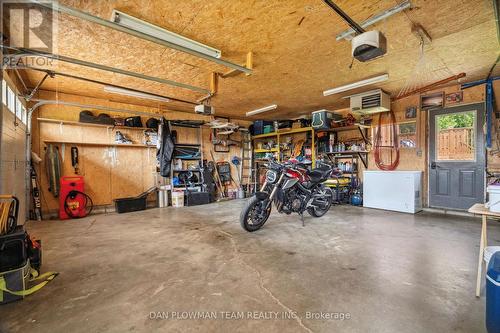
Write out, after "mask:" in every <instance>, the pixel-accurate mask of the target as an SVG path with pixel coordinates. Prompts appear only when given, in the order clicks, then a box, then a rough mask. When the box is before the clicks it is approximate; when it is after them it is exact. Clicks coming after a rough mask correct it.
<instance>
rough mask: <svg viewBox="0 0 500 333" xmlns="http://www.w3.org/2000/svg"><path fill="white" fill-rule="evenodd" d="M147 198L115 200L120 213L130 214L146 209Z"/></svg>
mask: <svg viewBox="0 0 500 333" xmlns="http://www.w3.org/2000/svg"><path fill="white" fill-rule="evenodd" d="M146 198H147V197H132V198H120V199H115V200H114V202H115V209H116V211H117V212H118V213H129V212H135V211H138V210H145V209H146Z"/></svg>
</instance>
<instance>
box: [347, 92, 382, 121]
mask: <svg viewBox="0 0 500 333" xmlns="http://www.w3.org/2000/svg"><path fill="white" fill-rule="evenodd" d="M347 97H349V98H350V100H351V112H352V113H354V114H361V115H370V114H374V113H380V112H386V111H389V110H390V109H391V97H390V96H389V95H388V94H387V93H385V92H384V91H382V89H375V90H370V91H367V92H364V93H360V94H356V95H351V96H347Z"/></svg>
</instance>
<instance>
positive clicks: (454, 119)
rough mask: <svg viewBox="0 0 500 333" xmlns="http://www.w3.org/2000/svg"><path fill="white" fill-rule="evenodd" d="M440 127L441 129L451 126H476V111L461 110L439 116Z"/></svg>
mask: <svg viewBox="0 0 500 333" xmlns="http://www.w3.org/2000/svg"><path fill="white" fill-rule="evenodd" d="M437 122H438V127H439V129H440V130H445V129H450V128H466V127H473V126H474V113H473V112H461V113H454V114H450V115H443V116H438V119H437Z"/></svg>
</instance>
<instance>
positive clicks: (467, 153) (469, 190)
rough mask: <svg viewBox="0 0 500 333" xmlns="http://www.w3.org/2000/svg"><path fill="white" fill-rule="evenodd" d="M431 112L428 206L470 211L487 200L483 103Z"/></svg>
mask: <svg viewBox="0 0 500 333" xmlns="http://www.w3.org/2000/svg"><path fill="white" fill-rule="evenodd" d="M429 113H430V114H429V125H430V133H429V136H430V138H429V206H431V207H436V208H446V209H456V210H467V209H468V208H469V207H470V206H472V205H473V204H475V203H482V202H484V182H485V151H484V134H483V123H484V104H483V103H479V104H469V105H462V106H457V107H450V108H446V109H434V110H430V111H429Z"/></svg>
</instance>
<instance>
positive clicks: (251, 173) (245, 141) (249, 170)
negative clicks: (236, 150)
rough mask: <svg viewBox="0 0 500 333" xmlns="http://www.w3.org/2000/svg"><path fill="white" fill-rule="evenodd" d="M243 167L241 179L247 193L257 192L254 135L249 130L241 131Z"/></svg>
mask: <svg viewBox="0 0 500 333" xmlns="http://www.w3.org/2000/svg"><path fill="white" fill-rule="evenodd" d="M240 133H241V169H240V179H241V184H242V186H243V188H244V190H245V194H246V195H247V196H249V195H250V194H252V193H254V192H255V186H253V185H255V182H254V178H255V170H254V168H253V165H252V159H253V154H252V149H253V146H252V136H251V135H250V132H248V131H241V132H240Z"/></svg>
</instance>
